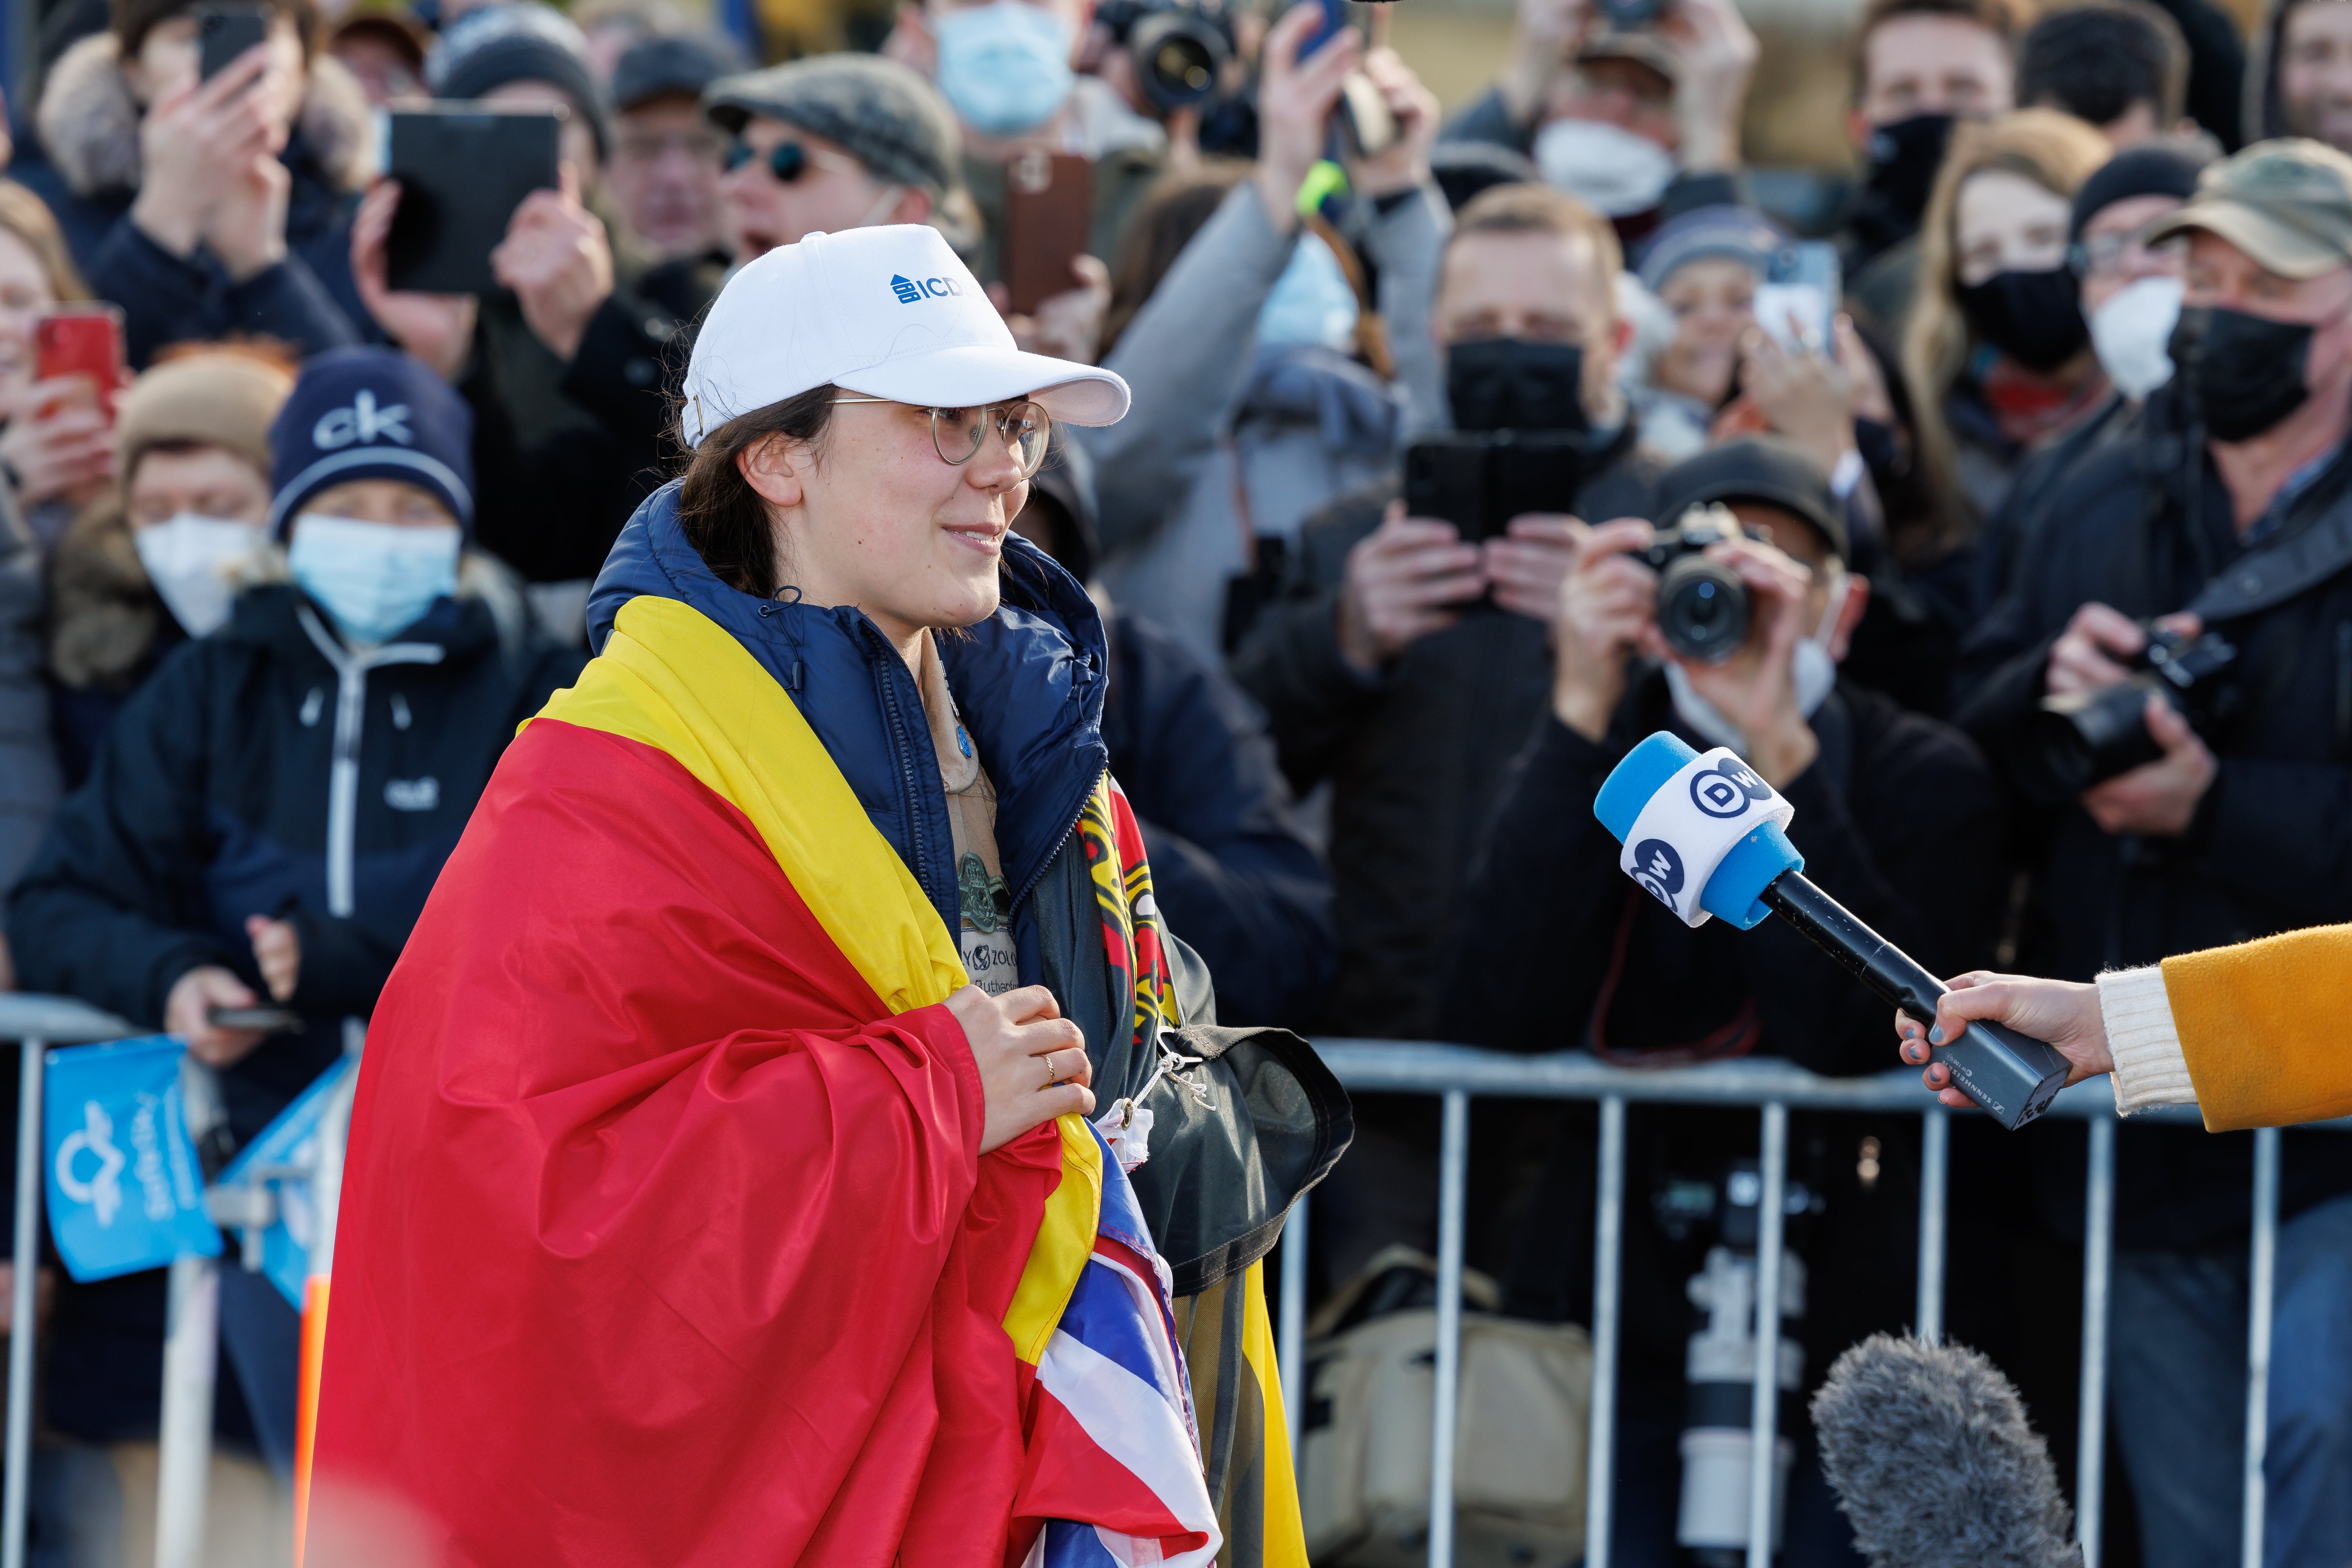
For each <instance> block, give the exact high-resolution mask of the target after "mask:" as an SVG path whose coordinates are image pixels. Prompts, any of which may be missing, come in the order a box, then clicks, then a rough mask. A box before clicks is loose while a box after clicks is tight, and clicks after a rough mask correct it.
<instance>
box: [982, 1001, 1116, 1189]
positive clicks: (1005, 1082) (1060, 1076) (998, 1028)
mask: <svg viewBox="0 0 2352 1568" xmlns="http://www.w3.org/2000/svg"><path fill="white" fill-rule="evenodd" d="M947 1005H948V1011H949V1012H950V1013H953V1014H954V1015H955V1016H956V1022H957V1023H959V1024H961V1025H962V1026H963V1034H964V1038H965V1039H967V1040H969V1041H971V1055H972V1059H973V1060H974V1061H976V1062H978V1063H979V1064H980V1088H981V1094H982V1098H983V1099H984V1100H986V1102H987V1112H986V1120H985V1121H984V1122H983V1123H982V1130H981V1135H980V1152H982V1153H983V1154H986V1153H990V1152H993V1151H995V1150H998V1149H1001V1148H1003V1146H1004V1145H1005V1144H1007V1143H1010V1142H1013V1140H1014V1139H1015V1138H1018V1137H1020V1136H1021V1134H1023V1133H1024V1132H1026V1131H1029V1130H1030V1129H1031V1128H1032V1127H1038V1126H1042V1125H1044V1124H1045V1122H1048V1121H1053V1120H1054V1118H1055V1117H1056V1116H1062V1115H1066V1114H1067V1113H1068V1112H1070V1111H1073V1110H1075V1111H1076V1112H1077V1113H1078V1114H1079V1115H1081V1116H1084V1115H1086V1114H1087V1112H1088V1111H1091V1110H1094V1108H1095V1095H1094V1090H1092V1089H1088V1088H1087V1084H1089V1083H1091V1082H1092V1081H1093V1080H1094V1076H1095V1074H1094V1067H1093V1065H1092V1064H1091V1063H1089V1062H1088V1061H1087V1041H1086V1037H1085V1036H1084V1035H1081V1034H1080V1033H1079V1032H1078V1026H1076V1024H1073V1023H1071V1022H1070V1021H1069V1020H1068V1019H1066V1018H1065V1017H1063V1016H1062V1010H1061V1008H1060V1007H1059V1006H1057V1005H1055V1001H1054V994H1053V993H1052V992H1050V991H1048V990H1046V989H1045V987H1044V986H1043V985H1024V986H1022V987H1021V988H1020V989H1019V990H1017V991H1008V992H1006V993H1005V994H1003V995H1002V996H991V995H990V994H988V993H987V992H985V991H982V989H981V988H980V987H979V986H977V985H967V986H965V987H964V988H963V989H962V990H961V991H959V992H957V993H956V994H954V995H952V996H950V997H949V998H948V1004H947Z"/></svg>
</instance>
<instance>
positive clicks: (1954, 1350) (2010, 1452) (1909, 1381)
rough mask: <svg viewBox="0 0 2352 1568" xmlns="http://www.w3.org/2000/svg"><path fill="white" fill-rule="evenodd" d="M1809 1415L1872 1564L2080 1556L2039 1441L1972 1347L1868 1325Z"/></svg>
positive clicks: (1979, 1567)
mask: <svg viewBox="0 0 2352 1568" xmlns="http://www.w3.org/2000/svg"><path fill="white" fill-rule="evenodd" d="M1812 1415H1813V1429H1814V1432H1815V1434H1816V1435H1817V1436H1819V1438H1820V1440H1821V1446H1822V1472H1823V1473H1824V1474H1825V1475H1826V1476H1827V1477H1828V1478H1829V1483H1830V1486H1831V1488H1832V1489H1833V1490H1835V1492H1836V1493H1837V1499H1838V1506H1839V1507H1840V1508H1842V1509H1843V1510H1845V1515H1846V1518H1847V1519H1849V1520H1851V1521H1853V1536H1854V1545H1855V1546H1857V1547H1858V1548H1860V1549H1861V1551H1862V1552H1864V1555H1866V1556H1867V1557H1868V1558H1869V1559H1870V1561H1871V1563H1872V1564H1873V1568H2061V1565H2062V1564H2067V1563H2079V1562H2080V1561H2081V1556H2080V1552H2079V1551H2078V1549H2077V1548H2076V1547H2075V1545H2074V1541H2073V1540H2072V1536H2073V1534H2074V1529H2073V1522H2072V1516H2071V1514H2070V1511H2069V1510H2068V1509H2067V1507H2066V1502H2065V1500H2064V1498H2063V1497H2062V1496H2060V1495H2059V1491H2058V1476H2057V1472H2056V1470H2055V1469H2053V1468H2052V1466H2051V1463H2050V1450H2049V1447H2048V1446H2047V1445H2045V1444H2044V1443H2043V1442H2042V1436H2041V1435H2040V1434H2039V1433H2037V1432H2035V1431H2034V1430H2033V1428H2032V1426H2029V1425H2028V1424H2027V1422H2026V1419H2025V1406H2024V1405H2023V1403H2022V1402H2021V1401H2020V1400H2019V1398H2018V1397H2017V1390H2016V1389H2015V1388H2013V1387H2011V1385H2010V1382H2009V1379H2007V1378H2006V1377H2003V1376H2002V1375H2001V1373H2000V1368H1999V1367H1997V1366H1995V1365H1993V1363H1991V1362H1990V1361H1989V1360H1987V1359H1986V1358H1985V1357H1984V1356H1982V1355H1980V1354H1979V1353H1978V1352H1975V1351H1972V1350H1968V1349H1966V1348H1964V1347H1961V1346H1958V1345H1946V1344H1930V1343H1928V1342H1926V1341H1924V1340H1919V1339H1912V1338H1904V1339H1896V1338H1895V1337H1894V1336H1892V1335H1889V1334H1874V1335H1872V1336H1871V1337H1870V1338H1869V1339H1866V1340H1864V1341H1863V1342H1861V1343H1860V1344H1858V1345H1855V1346H1853V1348H1851V1349H1850V1350H1848V1351H1847V1352H1845V1353H1844V1354H1843V1355H1842V1356H1840V1357H1838V1359H1837V1363H1836V1364H1835V1365H1833V1366H1832V1367H1831V1368H1830V1373H1829V1377H1828V1379H1827V1380H1826V1381H1825V1382H1823V1383H1822V1387H1821V1391H1820V1392H1819V1393H1817V1394H1814V1395H1813V1404H1812Z"/></svg>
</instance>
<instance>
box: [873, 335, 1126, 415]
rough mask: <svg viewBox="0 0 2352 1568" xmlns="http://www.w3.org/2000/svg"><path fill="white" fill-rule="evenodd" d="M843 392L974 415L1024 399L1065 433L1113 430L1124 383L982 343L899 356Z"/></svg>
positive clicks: (1121, 411) (1121, 409) (1072, 364)
mask: <svg viewBox="0 0 2352 1568" xmlns="http://www.w3.org/2000/svg"><path fill="white" fill-rule="evenodd" d="M834 384H835V386H838V387H840V388H841V389H842V390H843V391H845V392H856V393H860V394H863V395H866V396H867V397H887V398H888V399H889V400H890V401H891V402H893V403H911V404H914V405H917V406H918V407H929V408H978V407H985V406H988V405H992V404H1000V403H1012V402H1015V401H1018V400H1019V399H1021V398H1024V397H1026V398H1029V399H1031V400H1033V401H1034V402H1035V403H1037V404H1038V405H1041V406H1042V407H1043V408H1044V409H1045V412H1046V413H1047V414H1050V415H1052V416H1054V418H1055V420H1056V421H1057V422H1058V423H1061V424H1064V425H1116V424H1118V422H1119V421H1120V420H1121V419H1123V418H1125V417H1126V416H1127V405H1128V400H1129V399H1128V390H1127V383H1126V382H1125V381H1123V380H1121V379H1120V378H1119V376H1118V374H1116V373H1115V372H1112V371H1108V370H1103V369H1100V368H1098V367H1097V366H1095V365H1090V364H1080V363H1077V362H1076V360H1066V359H1055V358H1053V357H1052V356H1050V355H1047V354H1029V353H1020V352H1019V351H1018V350H1010V351H1008V350H1005V349H1002V348H996V347H992V346H991V345H988V344H984V343H965V344H959V345H957V346H955V347H953V348H942V349H933V350H931V351H930V352H929V353H911V354H902V355H899V356H898V357H897V358H894V359H887V360H884V361H883V362H882V363H879V364H877V365H873V366H871V367H869V368H867V369H865V370H860V371H854V372H850V373H848V374H843V375H838V376H835V378H834Z"/></svg>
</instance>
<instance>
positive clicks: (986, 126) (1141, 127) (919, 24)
mask: <svg viewBox="0 0 2352 1568" xmlns="http://www.w3.org/2000/svg"><path fill="white" fill-rule="evenodd" d="M1093 20H1094V0H924V3H923V4H921V5H903V6H901V7H899V13H898V28H897V30H896V31H894V32H893V33H892V34H891V36H890V37H889V39H888V40H887V42H885V44H884V45H883V47H882V53H883V55H884V56H885V57H887V58H892V59H896V60H898V61H901V62H902V63H904V64H906V65H908V66H910V67H912V68H915V69H916V70H918V71H920V72H921V73H922V74H924V75H925V76H928V77H929V78H930V79H931V80H932V82H933V83H934V84H935V85H936V86H937V87H938V88H939V89H940V93H941V94H943V95H944V96H945V97H946V99H947V100H948V103H949V105H950V107H951V108H952V109H953V110H954V111H955V117H956V121H957V122H958V124H959V125H960V126H961V130H962V136H963V184H964V185H965V186H966V187H967V188H968V189H969V190H970V191H971V197H972V200H973V202H974V204H975V205H976V206H977V209H978V213H979V223H978V225H977V227H976V232H975V234H974V236H973V240H972V245H971V252H970V254H971V268H972V271H973V272H974V273H976V274H978V276H979V278H980V279H981V281H982V283H985V284H994V283H997V282H999V281H1001V280H1002V279H1003V258H1002V254H1001V252H1000V251H999V249H998V239H999V237H1000V236H1002V235H1003V232H1004V198H1005V179H1006V171H1007V169H1008V168H1009V166H1010V165H1011V164H1012V163H1013V160H1014V159H1016V158H1018V157H1019V156H1020V155H1021V154H1022V153H1030V152H1043V153H1083V154H1085V155H1086V156H1087V157H1088V158H1090V159H1092V160H1093V161H1094V174H1093V186H1092V191H1093V202H1094V217H1093V222H1092V224H1091V226H1090V227H1089V229H1088V238H1087V254H1088V255H1089V256H1094V257H1105V256H1109V255H1112V254H1113V253H1114V252H1116V251H1117V249H1118V238H1119V235H1120V233H1121V231H1122V230H1123V229H1124V228H1125V226H1126V222H1127V216H1128V214H1129V213H1130V212H1132V211H1133V210H1134V209H1135V205H1136V204H1137V203H1138V202H1139V201H1141V200H1142V199H1143V193H1144V192H1145V191H1146V190H1147V189H1148V188H1150V184H1151V182H1152V181H1153V180H1155V179H1157V178H1158V177H1159V175H1160V171H1161V170H1162V169H1163V168H1164V167H1165V166H1166V164H1167V158H1168V133H1167V132H1166V131H1165V130H1163V129H1162V128H1161V127H1160V125H1159V124H1158V123H1156V122H1155V121H1151V120H1150V119H1147V118H1146V117H1145V116H1143V115H1141V114H1139V113H1137V112H1136V111H1135V110H1132V109H1130V108H1129V107H1128V105H1127V103H1126V102H1125V100H1122V99H1121V98H1120V97H1119V95H1118V91H1117V89H1114V88H1112V87H1111V86H1110V84H1109V83H1108V82H1106V81H1104V80H1103V79H1101V78H1100V77H1097V76H1081V75H1079V74H1078V73H1077V70H1076V60H1077V59H1078V57H1079V55H1080V54H1081V53H1082V52H1083V51H1084V50H1085V48H1086V47H1087V35H1088V31H1089V29H1090V27H1091V25H1092V23H1093ZM1073 284H1074V287H1073V289H1072V292H1076V293H1082V294H1086V295H1088V296H1090V297H1091V298H1093V299H1095V300H1097V301H1099V300H1100V298H1101V295H1102V293H1103V289H1104V286H1103V284H1102V283H1101V281H1100V280H1099V279H1096V278H1092V277H1088V278H1084V279H1073ZM1093 309H1094V310H1097V311H1099V310H1100V309H1101V306H1100V304H1099V303H1098V302H1097V304H1095V305H1094V306H1093Z"/></svg>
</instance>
